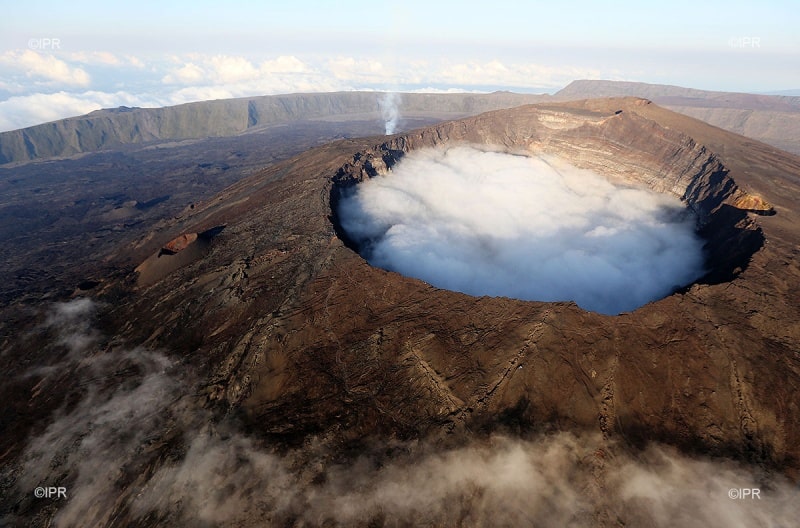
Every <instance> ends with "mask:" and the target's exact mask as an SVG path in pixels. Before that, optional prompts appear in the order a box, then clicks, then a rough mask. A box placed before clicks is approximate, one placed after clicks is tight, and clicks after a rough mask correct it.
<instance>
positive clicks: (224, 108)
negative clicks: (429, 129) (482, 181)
mask: <svg viewBox="0 0 800 528" xmlns="http://www.w3.org/2000/svg"><path fill="white" fill-rule="evenodd" d="M382 96H383V94H380V93H376V92H343V93H322V94H292V95H275V96H263V97H252V98H242V99H226V100H219V101H203V102H198V103H188V104H183V105H178V106H170V107H165V108H117V109H107V110H97V111H95V112H92V113H90V114H87V115H85V116H80V117H74V118H70V119H63V120H60V121H54V122H52V123H45V124H43V125H36V126H33V127H28V128H24V129H20V130H13V131H10V132H2V133H0V165H2V164H5V163H15V162H26V161H30V160H34V159H40V158H51V157H60V156H71V155H74V154H79V153H82V152H91V151H95V150H99V149H104V148H113V147H118V146H120V145H125V144H135V143H145V142H150V141H157V140H169V139H192V138H206V137H225V136H234V135H237V134H241V133H245V132H248V131H252V130H256V129H259V128H263V127H269V126H275V125H280V124H285V123H289V122H296V121H302V120H320V119H322V120H327V119H334V120H336V119H340V120H341V119H356V118H359V119H374V120H375V121H376V122H377V121H380V120H381V113H380V104H379V101H380V98H381V97H382ZM544 98H546V96H539V95H530V94H527V95H526V94H512V93H494V94H484V95H473V94H447V95H434V94H404V95H403V96H402V101H401V102H400V104H402V112H403V117H404V118H406V119H413V118H415V117H420V116H424V117H427V118H431V117H435V118H439V119H444V118H450V119H454V118H459V117H463V116H465V115H474V114H478V113H481V112H485V111H487V110H493V109H496V108H508V107H512V106H517V105H520V104H526V103H531V102H536V101H539V100H542V99H544Z"/></svg>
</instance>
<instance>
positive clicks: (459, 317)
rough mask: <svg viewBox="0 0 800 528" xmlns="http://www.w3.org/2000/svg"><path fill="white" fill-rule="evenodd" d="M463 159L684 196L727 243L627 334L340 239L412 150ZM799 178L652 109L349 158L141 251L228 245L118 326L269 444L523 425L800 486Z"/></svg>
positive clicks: (141, 296)
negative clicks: (528, 161)
mask: <svg viewBox="0 0 800 528" xmlns="http://www.w3.org/2000/svg"><path fill="white" fill-rule="evenodd" d="M460 143H471V144H478V145H486V146H489V147H490V148H501V149H506V150H509V151H512V152H522V153H524V152H543V153H549V154H555V155H558V156H560V157H562V158H564V159H566V160H568V161H570V162H571V163H573V164H575V165H577V166H580V167H586V168H592V169H596V170H598V171H600V172H601V173H604V174H606V175H609V176H610V177H612V178H621V179H624V180H627V181H636V182H639V183H643V184H646V185H648V186H650V187H651V188H653V189H655V190H658V191H662V192H670V193H673V194H676V195H678V196H680V197H682V198H683V199H684V200H685V201H686V202H687V205H688V206H689V207H691V208H692V209H693V210H695V212H697V214H698V216H699V218H700V222H701V232H702V233H703V234H704V236H705V237H706V238H707V239H708V244H707V250H708V264H709V266H710V271H709V273H708V274H707V275H706V277H705V278H704V279H702V280H701V281H699V283H698V284H695V285H693V286H691V287H690V288H688V289H686V290H685V291H683V292H681V293H676V294H674V295H672V296H670V297H668V298H665V299H662V300H660V301H657V302H653V303H651V304H648V305H646V306H644V307H642V308H640V309H638V310H636V311H634V312H632V313H625V314H621V315H619V316H616V317H608V316H600V315H598V314H595V313H590V312H586V311H583V310H581V309H580V308H578V307H577V306H576V305H575V304H573V303H537V302H521V301H515V300H511V299H505V298H473V297H468V296H465V295H461V294H458V293H453V292H448V291H441V290H438V289H436V288H433V287H431V286H429V285H427V284H425V283H423V282H421V281H418V280H414V279H409V278H405V277H402V276H399V275H397V274H395V273H390V272H386V271H383V270H380V269H374V268H372V267H370V266H369V265H368V264H367V263H366V262H365V261H364V260H363V259H362V258H361V257H360V256H359V255H358V254H357V253H356V252H355V251H353V250H352V249H350V248H349V247H348V246H347V245H346V244H345V242H343V240H342V238H341V237H339V236H337V227H336V215H335V212H334V211H335V207H334V206H335V202H336V200H337V197H338V195H339V194H338V193H339V192H340V191H341V189H343V188H346V187H348V186H350V185H355V184H357V182H358V181H361V180H363V179H364V178H367V177H370V176H371V175H374V174H378V173H382V172H384V171H386V170H387V168H388V167H390V166H391V165H392V164H394V163H395V162H397V161H398V160H400V159H401V158H402V156H403V154H404V153H405V152H408V151H410V150H413V149H417V148H422V147H432V146H447V145H455V144H460ZM798 175H800V160H798V158H796V157H793V156H790V155H786V154H785V153H783V152H780V151H778V150H776V149H774V148H771V147H768V146H766V145H763V144H760V143H757V142H754V141H751V140H747V139H745V138H742V137H739V136H735V135H732V134H729V133H725V132H723V131H721V130H719V129H716V128H714V127H711V126H708V125H705V124H703V123H701V122H698V121H696V120H693V119H690V118H687V117H684V116H680V115H678V114H675V113H672V112H669V111H666V110H664V109H662V108H659V107H657V106H655V105H653V104H650V103H649V102H648V101H645V100H637V99H611V100H597V101H587V102H578V103H571V104H563V105H551V106H529V107H524V108H519V109H515V110H513V111H497V112H493V113H488V114H484V115H481V116H478V117H475V118H471V119H466V120H463V121H458V122H452V123H447V124H443V125H439V126H436V127H433V128H430V129H424V130H422V131H418V132H414V133H411V134H408V135H401V136H396V137H391V138H389V139H387V140H385V141H382V142H378V143H376V142H375V140H358V141H356V140H351V141H343V142H339V143H333V144H330V145H328V146H325V147H322V148H319V149H315V150H312V151H309V152H307V153H306V154H304V155H301V156H299V157H297V158H294V159H292V160H291V161H289V162H287V163H285V164H282V165H280V166H279V167H275V168H273V169H270V170H268V171H265V172H264V173H263V174H260V175H258V176H255V177H251V178H248V179H246V180H244V181H242V182H240V183H238V184H236V185H234V186H232V187H231V188H229V189H228V190H226V191H225V192H223V193H221V194H220V195H219V196H218V197H217V198H216V199H214V200H212V201H209V202H208V203H206V204H204V205H203V206H201V207H197V208H196V209H195V210H194V211H193V212H192V213H191V215H189V216H187V217H186V218H185V219H183V220H182V221H181V222H180V223H179V224H177V225H175V226H173V227H172V228H171V229H170V230H168V231H165V232H164V233H163V234H159V236H157V237H154V238H153V240H152V241H151V243H150V244H149V245H145V246H142V248H141V250H145V249H146V250H147V252H149V251H154V250H156V249H157V246H159V245H161V244H163V243H164V242H166V241H167V240H168V239H169V238H172V237H173V236H177V235H179V234H181V233H183V232H187V233H188V232H191V233H196V232H201V231H203V230H205V229H209V228H211V227H214V226H221V225H225V226H226V227H225V229H224V231H223V232H222V234H221V235H219V237H218V238H217V239H215V240H214V242H213V244H212V245H211V246H210V248H209V250H208V252H207V254H205V255H204V256H203V257H202V258H199V259H197V260H195V261H194V262H193V263H191V264H190V265H187V266H185V267H183V268H181V269H179V270H178V271H174V272H172V273H169V274H166V275H165V276H163V277H157V278H153V276H152V275H151V279H150V281H151V282H152V284H150V285H142V286H141V287H139V288H135V289H134V290H133V291H132V293H131V294H130V297H129V298H128V302H127V303H126V304H123V305H122V306H120V307H119V308H117V310H116V311H117V317H119V318H120V320H124V321H130V325H129V328H131V330H129V331H128V332H127V334H126V337H128V338H130V339H133V340H141V341H142V342H144V343H146V344H147V345H148V346H164V345H169V346H171V347H174V345H175V344H181V343H191V346H192V350H185V351H184V352H185V353H186V354H191V355H192V357H194V358H197V359H196V360H197V361H199V362H201V363H205V364H206V366H207V367H208V371H207V375H208V379H207V383H206V386H205V389H204V390H205V391H206V393H207V395H208V399H209V402H212V403H215V404H218V405H223V406H225V407H227V408H231V409H239V410H241V411H242V412H243V414H244V415H246V416H247V417H248V419H249V420H250V423H251V424H252V426H253V427H255V428H257V429H258V430H259V431H260V432H262V433H264V434H270V435H277V436H280V437H285V438H291V439H301V438H303V437H304V436H305V435H308V434H310V433H315V432H320V431H325V430H328V429H330V428H331V427H337V428H341V429H342V431H343V434H344V435H346V436H352V437H354V438H357V437H360V436H362V435H365V434H368V433H371V432H372V433H374V432H383V433H387V434H389V433H394V434H400V435H411V436H413V435H419V434H435V433H437V432H444V431H450V430H458V429H462V428H475V427H480V426H483V424H485V423H489V422H493V421H496V420H497V419H498V417H506V418H508V419H510V418H509V417H513V421H515V423H522V424H528V425H531V426H536V425H543V424H554V425H556V426H558V427H560V428H589V429H599V430H601V431H602V432H603V433H605V434H609V435H623V436H624V437H625V438H627V439H628V440H629V441H631V442H644V441H646V440H649V439H660V440H664V441H666V442H668V443H672V444H675V445H679V446H681V447H684V448H686V449H697V450H700V451H704V452H709V453H723V454H731V455H737V456H742V457H746V458H751V459H754V460H759V461H763V462H768V463H771V464H775V465H778V466H780V467H784V468H787V469H791V470H797V469H798V468H800V462H798V461H799V460H800V458H798V457H799V456H800V451H799V450H798V446H800V441H799V440H800V426H799V425H798V421H797V417H798V408H797V405H798V404H797V402H796V401H795V398H794V395H795V394H796V391H797V388H798V381H800V378H799V377H798V375H799V374H800V371H798V368H799V367H800V365H799V364H798V352H800V323H798V321H800V317H798V316H800V313H798V310H800V308H798V307H799V306H800V302H798V301H800V289H798V288H799V286H798V284H800V281H798V276H799V275H800V270H799V269H798V265H797V254H798V247H799V244H798V243H799V242H800V234H799V233H798V227H797V226H798V225H800V224H798V218H797V212H796V207H795V205H794V201H795V200H796V197H797V196H800V194H798V193H800V189H799V188H798V182H799V181H798ZM773 213H775V214H773ZM140 255H141V258H142V259H143V258H144V256H146V253H145V252H142V253H140ZM134 329H135V330H134ZM199 358H202V360H200V359H199ZM289 416H291V419H287V417H289Z"/></svg>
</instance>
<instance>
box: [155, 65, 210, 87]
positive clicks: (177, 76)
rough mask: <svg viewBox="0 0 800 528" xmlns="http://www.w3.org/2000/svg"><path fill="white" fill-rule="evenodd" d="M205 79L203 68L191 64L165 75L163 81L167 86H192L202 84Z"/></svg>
mask: <svg viewBox="0 0 800 528" xmlns="http://www.w3.org/2000/svg"><path fill="white" fill-rule="evenodd" d="M205 77H206V72H205V71H203V68H201V67H200V66H198V65H197V64H194V63H193V62H189V63H186V64H184V65H183V66H181V67H180V68H177V69H175V70H173V71H172V72H170V73H168V74H167V75H165V76H164V77H163V78H162V79H161V81H162V82H163V83H165V84H192V83H199V82H202V81H203V80H204V79H205Z"/></svg>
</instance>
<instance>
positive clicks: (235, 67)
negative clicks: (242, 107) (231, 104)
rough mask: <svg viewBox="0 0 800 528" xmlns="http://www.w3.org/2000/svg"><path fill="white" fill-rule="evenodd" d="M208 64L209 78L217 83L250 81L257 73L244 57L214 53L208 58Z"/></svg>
mask: <svg viewBox="0 0 800 528" xmlns="http://www.w3.org/2000/svg"><path fill="white" fill-rule="evenodd" d="M209 65H210V66H211V72H210V73H211V74H212V75H213V77H212V78H211V79H210V80H212V81H213V82H215V83H219V84H228V83H235V82H239V81H250V80H253V79H255V78H256V77H258V74H259V73H258V70H257V69H256V67H255V66H253V64H252V63H251V62H250V61H249V60H247V59H245V58H244V57H231V56H228V55H215V56H213V57H211V59H210V60H209Z"/></svg>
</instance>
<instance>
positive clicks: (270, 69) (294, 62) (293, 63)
mask: <svg viewBox="0 0 800 528" xmlns="http://www.w3.org/2000/svg"><path fill="white" fill-rule="evenodd" d="M259 70H260V71H261V73H308V72H310V71H311V69H310V68H309V67H308V66H307V65H306V64H305V63H304V62H303V61H301V60H300V59H298V58H297V57H295V56H292V55H281V56H280V57H278V58H277V59H273V60H267V61H264V62H262V63H261V66H260V67H259Z"/></svg>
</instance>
